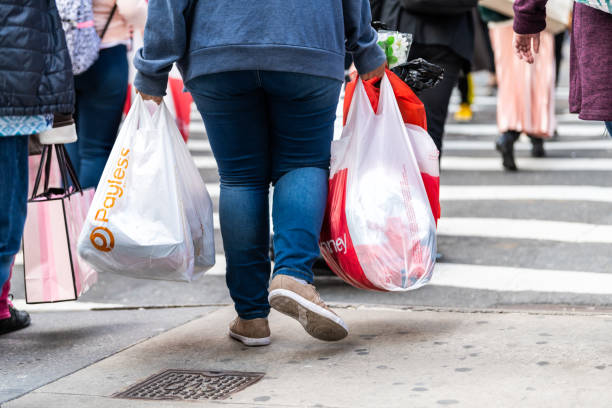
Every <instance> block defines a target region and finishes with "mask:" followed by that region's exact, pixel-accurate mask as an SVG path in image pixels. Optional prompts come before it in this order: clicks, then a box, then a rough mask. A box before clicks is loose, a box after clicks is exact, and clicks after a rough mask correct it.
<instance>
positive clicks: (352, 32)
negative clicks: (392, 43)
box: [342, 0, 386, 74]
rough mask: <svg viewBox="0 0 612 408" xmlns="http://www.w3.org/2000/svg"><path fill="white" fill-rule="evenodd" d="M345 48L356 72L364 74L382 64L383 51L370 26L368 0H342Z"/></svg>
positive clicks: (370, 15)
mask: <svg viewBox="0 0 612 408" xmlns="http://www.w3.org/2000/svg"><path fill="white" fill-rule="evenodd" d="M342 7H343V12H344V34H345V37H346V50H347V51H348V52H350V53H351V54H352V55H353V60H354V62H355V67H356V68H357V72H359V73H360V74H365V73H367V72H370V71H372V70H374V69H375V68H377V67H379V66H380V65H382V64H383V63H384V62H385V60H386V57H385V53H384V51H383V50H382V48H380V47H379V46H378V44H377V42H378V35H377V34H376V30H374V29H373V28H372V26H371V22H372V14H371V11H370V2H369V1H368V0H342Z"/></svg>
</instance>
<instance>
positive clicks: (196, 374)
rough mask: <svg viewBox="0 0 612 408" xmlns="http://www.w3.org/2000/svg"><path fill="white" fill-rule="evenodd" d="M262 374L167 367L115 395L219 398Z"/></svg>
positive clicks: (248, 383)
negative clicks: (167, 368)
mask: <svg viewBox="0 0 612 408" xmlns="http://www.w3.org/2000/svg"><path fill="white" fill-rule="evenodd" d="M264 375H265V373H244V372H238V371H194V370H166V371H162V372H161V373H159V374H155V375H153V376H151V377H149V378H147V379H146V380H144V381H142V382H139V383H137V384H134V385H133V386H131V387H130V388H128V389H127V390H125V391H122V392H118V393H116V394H115V395H113V397H114V398H129V399H145V400H203V399H211V400H221V399H225V398H227V397H229V396H230V395H231V394H234V393H236V392H238V391H241V390H243V389H245V388H246V387H248V386H250V385H253V384H255V383H256V382H257V381H259V380H261V379H262V378H263V376H264Z"/></svg>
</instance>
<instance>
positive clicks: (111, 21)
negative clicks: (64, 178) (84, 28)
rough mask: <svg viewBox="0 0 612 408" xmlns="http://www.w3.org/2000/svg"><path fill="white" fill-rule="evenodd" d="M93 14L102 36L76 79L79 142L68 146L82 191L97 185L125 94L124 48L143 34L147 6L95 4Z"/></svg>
mask: <svg viewBox="0 0 612 408" xmlns="http://www.w3.org/2000/svg"><path fill="white" fill-rule="evenodd" d="M93 12H94V22H95V27H96V31H97V32H98V35H101V36H102V42H101V43H100V53H99V57H98V59H97V60H96V62H95V63H94V64H93V65H92V66H91V67H90V68H89V69H88V70H87V71H85V72H83V73H82V74H79V75H76V76H75V77H74V85H75V90H76V109H75V120H76V127H77V133H78V135H79V140H78V142H76V143H72V144H68V145H66V149H67V150H68V154H69V155H70V159H71V160H72V163H73V164H74V167H75V169H76V171H77V175H78V177H79V181H80V182H81V186H82V187H83V188H89V187H96V186H97V185H98V181H99V180H100V177H101V176H102V170H104V165H105V164H106V161H107V160H108V155H109V154H110V151H111V149H112V148H113V144H114V143H115V138H116V137H117V130H118V129H119V124H120V123H121V116H122V113H123V104H124V102H125V97H126V95H127V89H128V60H127V47H128V46H129V45H130V42H131V37H132V32H133V30H135V29H136V30H139V31H142V30H143V29H144V24H145V21H146V18H147V3H146V1H145V0H93ZM104 27H107V28H106V31H105V32H104V34H103V35H102V32H103V31H104Z"/></svg>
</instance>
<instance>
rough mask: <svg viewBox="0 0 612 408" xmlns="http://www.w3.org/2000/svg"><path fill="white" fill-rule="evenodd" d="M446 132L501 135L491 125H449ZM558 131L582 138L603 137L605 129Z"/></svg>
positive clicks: (580, 127)
mask: <svg viewBox="0 0 612 408" xmlns="http://www.w3.org/2000/svg"><path fill="white" fill-rule="evenodd" d="M445 131H446V133H447V134H449V135H465V136H494V135H497V134H498V133H499V131H498V129H497V125H495V124H489V123H474V124H461V123H448V124H447V125H446V127H445ZM557 131H558V132H559V136H561V137H563V136H573V137H575V136H580V137H603V135H604V132H605V128H604V125H603V123H597V122H591V123H590V124H576V123H571V124H564V123H562V124H559V126H558V128H557ZM447 140H448V139H447Z"/></svg>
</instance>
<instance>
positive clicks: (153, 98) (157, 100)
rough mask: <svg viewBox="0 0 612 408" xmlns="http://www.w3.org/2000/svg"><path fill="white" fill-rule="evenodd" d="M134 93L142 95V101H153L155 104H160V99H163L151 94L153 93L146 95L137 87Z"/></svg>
mask: <svg viewBox="0 0 612 408" xmlns="http://www.w3.org/2000/svg"><path fill="white" fill-rule="evenodd" d="M136 93H137V94H140V96H141V97H142V100H143V101H153V102H155V103H156V104H158V105H159V104H160V103H162V101H163V100H164V98H162V97H161V96H153V95H147V94H146V93H144V92H140V91H139V90H138V89H136Z"/></svg>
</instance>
